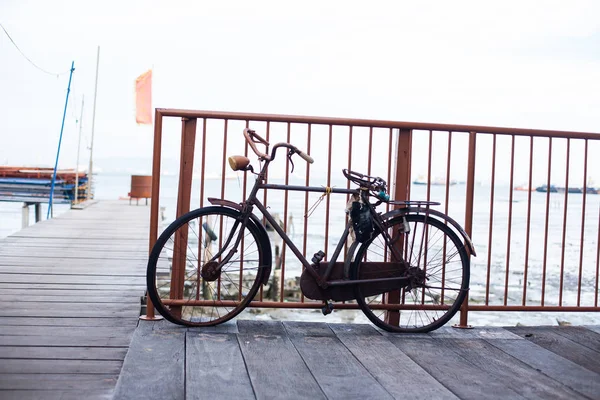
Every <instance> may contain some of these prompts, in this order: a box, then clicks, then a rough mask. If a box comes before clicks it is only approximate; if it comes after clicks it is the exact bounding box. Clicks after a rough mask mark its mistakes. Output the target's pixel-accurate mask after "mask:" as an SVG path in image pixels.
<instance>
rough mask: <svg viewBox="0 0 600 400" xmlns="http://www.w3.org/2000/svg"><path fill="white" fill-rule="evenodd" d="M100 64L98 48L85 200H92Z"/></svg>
mask: <svg viewBox="0 0 600 400" xmlns="http://www.w3.org/2000/svg"><path fill="white" fill-rule="evenodd" d="M99 64H100V46H98V53H97V55H96V83H95V85H94V106H93V111H92V138H91V140H90V165H89V168H88V184H87V186H88V189H87V199H88V200H90V199H91V198H92V176H93V166H94V163H93V153H94V125H95V123H96V95H97V94H98V65H99Z"/></svg>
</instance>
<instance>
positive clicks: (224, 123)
mask: <svg viewBox="0 0 600 400" xmlns="http://www.w3.org/2000/svg"><path fill="white" fill-rule="evenodd" d="M228 126H229V120H227V119H225V120H224V121H223V162H222V165H221V198H222V199H224V198H225V172H226V169H225V165H226V163H227V130H228ZM219 225H220V227H219V232H220V233H219V248H220V247H221V238H222V237H223V219H221V221H220V222H219ZM217 298H218V299H220V298H221V274H219V277H218V278H217Z"/></svg>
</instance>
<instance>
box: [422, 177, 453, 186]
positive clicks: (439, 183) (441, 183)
mask: <svg viewBox="0 0 600 400" xmlns="http://www.w3.org/2000/svg"><path fill="white" fill-rule="evenodd" d="M457 183H458V182H457V181H455V180H451V181H450V185H456V184H457ZM413 184H415V185H427V179H426V178H425V177H424V176H423V175H419V176H418V177H417V179H415V180H414V181H413ZM431 186H446V180H445V179H442V178H434V179H433V180H432V181H431Z"/></svg>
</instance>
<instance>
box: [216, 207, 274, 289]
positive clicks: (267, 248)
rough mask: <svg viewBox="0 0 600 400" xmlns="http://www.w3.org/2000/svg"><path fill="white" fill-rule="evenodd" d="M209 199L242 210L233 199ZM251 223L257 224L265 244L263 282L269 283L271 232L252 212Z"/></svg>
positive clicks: (263, 244) (264, 283)
mask: <svg viewBox="0 0 600 400" xmlns="http://www.w3.org/2000/svg"><path fill="white" fill-rule="evenodd" d="M208 201H209V202H210V204H212V205H215V206H221V207H228V208H233V209H234V210H237V211H240V212H241V211H242V205H241V204H238V203H235V202H233V201H229V200H223V199H216V198H213V197H209V198H208ZM249 223H251V224H254V225H255V226H256V228H257V229H258V231H259V232H260V236H261V238H260V240H261V242H262V243H261V245H262V246H263V249H264V250H265V265H263V266H262V267H263V268H264V270H265V272H264V274H265V275H264V276H263V279H262V282H261V283H262V284H263V285H266V284H267V283H269V277H270V276H271V265H272V261H273V260H272V257H273V256H272V254H273V253H272V252H271V241H270V240H269V234H268V233H267V229H266V228H265V226H264V225H263V224H262V223H261V222H260V220H259V219H258V217H257V216H256V215H254V214H250V221H249Z"/></svg>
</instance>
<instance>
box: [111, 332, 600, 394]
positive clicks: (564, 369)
mask: <svg viewBox="0 0 600 400" xmlns="http://www.w3.org/2000/svg"><path fill="white" fill-rule="evenodd" d="M394 398H395V399H401V398H402V399H404V398H408V399H502V400H506V399H600V328H599V327H589V328H586V327H514V328H505V329H504V328H475V329H472V330H459V329H454V328H451V327H444V328H441V329H439V330H437V331H435V332H432V333H430V334H419V335H417V334H411V335H397V334H396V335H394V334H388V333H387V332H380V331H378V330H376V329H375V328H373V327H371V326H369V325H357V324H325V323H307V322H274V321H270V322H262V321H249V320H239V321H237V322H236V321H233V322H230V323H226V324H224V325H221V326H217V327H213V328H210V329H197V328H184V327H178V326H175V325H172V324H170V323H168V322H165V321H161V322H143V321H142V322H141V324H140V326H139V327H138V329H137V330H136V332H135V334H134V337H133V340H132V343H131V347H130V349H129V353H128V354H127V357H126V359H125V363H124V365H123V370H122V372H121V376H120V377H119V382H118V384H117V389H116V393H115V399H310V400H314V399H344V400H345V399H394Z"/></svg>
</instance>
